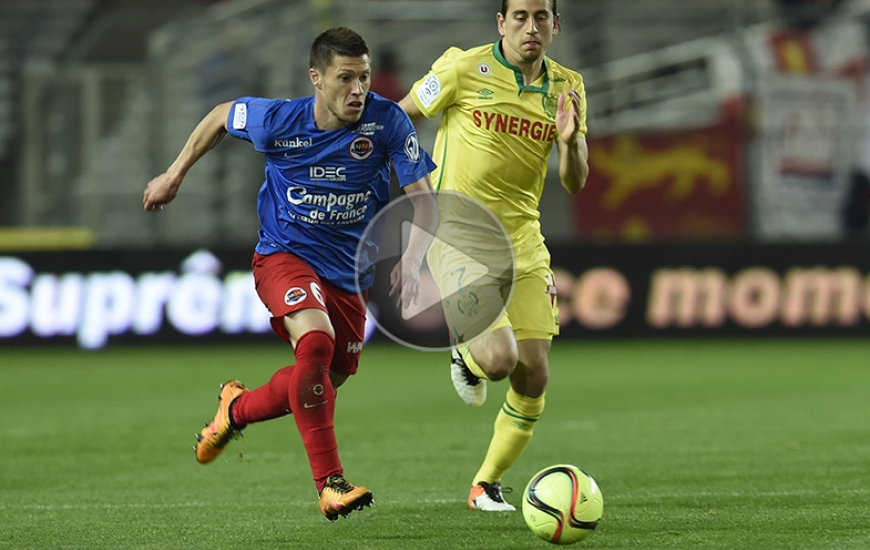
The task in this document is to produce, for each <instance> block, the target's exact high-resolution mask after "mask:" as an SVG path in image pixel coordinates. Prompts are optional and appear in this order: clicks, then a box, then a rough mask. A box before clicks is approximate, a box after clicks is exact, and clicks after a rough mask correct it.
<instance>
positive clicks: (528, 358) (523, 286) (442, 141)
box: [400, 0, 589, 511]
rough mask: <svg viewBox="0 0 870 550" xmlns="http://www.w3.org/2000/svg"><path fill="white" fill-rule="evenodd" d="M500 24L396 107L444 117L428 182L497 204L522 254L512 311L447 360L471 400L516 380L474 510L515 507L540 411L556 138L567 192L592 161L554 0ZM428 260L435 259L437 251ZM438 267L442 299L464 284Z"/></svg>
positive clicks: (511, 10)
mask: <svg viewBox="0 0 870 550" xmlns="http://www.w3.org/2000/svg"><path fill="white" fill-rule="evenodd" d="M496 21H497V24H498V31H499V34H500V35H501V37H502V38H501V40H500V41H498V42H496V43H495V44H487V45H484V46H480V47H477V48H472V49H469V50H467V51H463V50H460V49H459V48H450V49H448V50H447V51H446V52H444V54H443V55H442V56H441V57H440V58H439V59H438V60H436V61H435V63H434V64H433V65H432V68H431V70H430V72H429V73H428V74H427V75H426V76H424V77H423V78H421V79H420V80H419V81H418V82H416V83H415V84H414V86H413V87H412V89H411V92H410V93H409V94H408V95H407V96H406V97H405V98H404V99H402V101H401V102H400V105H401V106H402V108H404V109H405V111H406V112H407V113H408V114H409V115H410V116H411V118H412V119H413V120H417V119H419V118H420V117H421V116H425V117H427V118H434V117H435V116H436V115H437V114H438V113H441V121H440V126H439V129H438V134H437V137H436V141H435V148H434V153H433V155H432V157H433V159H434V160H435V162H436V163H437V164H438V168H437V169H436V170H435V171H434V172H433V173H432V181H433V182H435V185H436V187H437V188H438V189H440V190H452V191H455V192H460V193H464V194H467V195H469V196H471V197H473V198H475V199H477V200H478V201H480V202H482V203H483V204H485V205H486V206H487V207H489V208H490V209H491V210H492V212H494V213H495V214H496V215H497V216H498V218H499V219H500V220H501V222H502V224H503V225H504V226H505V228H506V229H507V231H508V233H509V234H510V237H511V241H512V244H513V247H514V250H515V253H516V282H515V286H514V289H513V298H512V300H510V303H509V305H508V308H507V311H506V313H505V314H504V316H503V317H501V319H499V321H498V322H496V323H495V324H494V326H493V327H492V328H490V329H489V332H487V333H486V334H484V335H483V336H481V337H478V338H476V339H473V340H471V341H470V345H459V346H458V349H454V351H453V353H452V364H451V375H452V378H453V384H454V386H455V387H456V389H457V391H458V392H459V395H460V397H462V398H463V400H464V401H465V402H466V403H468V404H470V405H474V406H480V405H481V404H483V402H484V400H485V399H486V385H485V380H492V381H496V380H501V379H504V378H509V379H510V388H509V389H508V391H507V396H506V399H505V402H504V406H503V407H502V409H501V410H500V412H499V413H498V417H497V418H496V421H495V429H494V433H493V437H492V440H491V442H490V445H489V449H488V451H487V454H486V457H485V458H484V461H483V464H482V465H481V467H480V470H479V471H478V472H477V474H476V475H475V476H474V478H473V479H472V486H471V492H470V495H469V499H468V505H469V507H470V508H472V509H480V510H488V511H509V510H514V509H515V508H514V507H513V506H511V505H510V504H509V503H507V502H505V500H504V497H503V494H502V490H501V479H502V476H503V474H504V473H505V471H506V470H507V469H508V468H510V466H511V465H513V463H514V462H515V461H516V459H517V458H518V457H519V456H520V454H521V453H522V451H523V449H525V447H526V445H527V444H528V442H529V440H530V439H531V437H532V430H533V428H534V426H535V422H536V421H537V419H538V417H539V416H540V414H541V412H542V411H543V409H544V392H545V389H546V386H547V380H548V377H549V367H548V362H547V356H548V354H549V351H550V344H551V341H552V338H553V336H555V335H556V334H558V332H559V327H558V314H557V310H556V296H555V294H556V291H555V288H554V286H553V272H552V270H551V268H550V254H549V251H548V250H547V248H546V246H545V245H544V237H543V235H542V234H541V226H540V223H539V221H538V219H539V217H540V213H539V211H538V205H539V202H540V198H541V193H542V190H543V185H544V179H545V176H546V173H547V159H548V157H549V156H550V153H551V152H552V149H553V143H555V144H556V148H557V150H558V155H559V177H560V178H561V183H562V187H564V188H565V190H566V191H568V193H571V194H573V193H577V192H578V191H580V189H582V188H583V186H584V185H585V183H586V177H587V175H588V173H589V167H588V164H587V158H588V149H587V146H586V139H585V135H586V98H585V92H584V89H583V80H582V77H581V76H580V74H578V73H577V72H574V71H571V70H569V69H567V68H565V67H563V66H561V65H559V64H558V63H556V62H555V61H553V60H552V59H550V58H548V57H546V55H545V54H546V52H547V49H548V48H549V46H550V44H551V43H552V41H553V38H554V37H555V36H556V34H558V32H559V14H558V12H557V10H556V0H503V1H502V4H501V10H500V11H499V12H498V14H497V15H496ZM442 216H443V214H442ZM442 225H443V224H442ZM429 259H430V265H431V264H433V263H437V258H433V251H431V250H430V254H429ZM433 259H435V260H436V262H433ZM432 271H433V275H434V276H435V279H436V281H437V282H438V284H439V287H440V288H441V292H442V295H445V296H446V295H448V294H451V293H452V292H455V291H456V288H450V287H449V285H450V284H451V281H450V278H449V277H448V276H447V275H445V274H444V273H440V274H439V273H437V271H438V269H437V268H436V267H433V269H432ZM445 286H448V288H445ZM460 290H461V288H460ZM448 309H449V308H447V307H445V316H446V317H447V318H448V324H449V323H450V317H451V312H450V311H448ZM454 337H455V335H454Z"/></svg>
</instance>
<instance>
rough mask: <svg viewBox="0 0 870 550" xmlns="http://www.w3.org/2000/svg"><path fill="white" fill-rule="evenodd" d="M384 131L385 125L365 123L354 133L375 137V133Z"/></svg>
mask: <svg viewBox="0 0 870 550" xmlns="http://www.w3.org/2000/svg"><path fill="white" fill-rule="evenodd" d="M383 129H384V125H383V124H378V123H377V122H364V123H362V124H360V125H359V126H357V127H356V130H354V131H355V132H356V133H357V134H360V135H363V136H373V135H374V134H375V132H380V131H381V130H383Z"/></svg>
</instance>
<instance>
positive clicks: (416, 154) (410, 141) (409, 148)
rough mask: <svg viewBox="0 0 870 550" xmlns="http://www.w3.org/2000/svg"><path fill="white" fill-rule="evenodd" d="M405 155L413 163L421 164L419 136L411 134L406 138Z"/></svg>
mask: <svg viewBox="0 0 870 550" xmlns="http://www.w3.org/2000/svg"><path fill="white" fill-rule="evenodd" d="M405 155H407V156H408V160H410V161H411V162H420V142H419V141H418V140H417V134H416V133H414V132H411V133H410V134H408V137H406V138H405Z"/></svg>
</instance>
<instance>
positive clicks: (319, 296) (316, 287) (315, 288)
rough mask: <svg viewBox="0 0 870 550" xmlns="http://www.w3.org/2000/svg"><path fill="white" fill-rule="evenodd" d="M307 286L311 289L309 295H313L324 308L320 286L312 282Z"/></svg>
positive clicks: (324, 303)
mask: <svg viewBox="0 0 870 550" xmlns="http://www.w3.org/2000/svg"><path fill="white" fill-rule="evenodd" d="M309 286H310V287H311V294H313V295H314V299H315V300H317V301H318V302H320V305H322V306H323V307H326V302H325V301H324V299H323V291H322V290H320V285H318V284H317V283H315V282H313V281H312V283H311V284H310V285H309Z"/></svg>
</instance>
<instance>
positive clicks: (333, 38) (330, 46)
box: [308, 27, 369, 71]
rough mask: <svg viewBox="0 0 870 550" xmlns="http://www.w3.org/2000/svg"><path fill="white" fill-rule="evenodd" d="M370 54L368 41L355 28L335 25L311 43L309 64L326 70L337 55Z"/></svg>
mask: <svg viewBox="0 0 870 550" xmlns="http://www.w3.org/2000/svg"><path fill="white" fill-rule="evenodd" d="M368 54H369V47H368V46H367V45H366V41H365V40H363V37H362V36H360V35H359V33H357V32H356V31H354V30H353V29H349V28H347V27H333V28H331V29H327V30H325V31H323V32H322V33H320V34H319V35H318V36H317V38H315V39H314V42H312V44H311V51H310V52H309V54H308V66H309V67H310V68H312V69H317V70H318V71H325V70H326V68H327V67H329V65H330V63H332V60H333V58H334V57H335V56H336V55H342V56H345V57H362V56H364V55H368Z"/></svg>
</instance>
